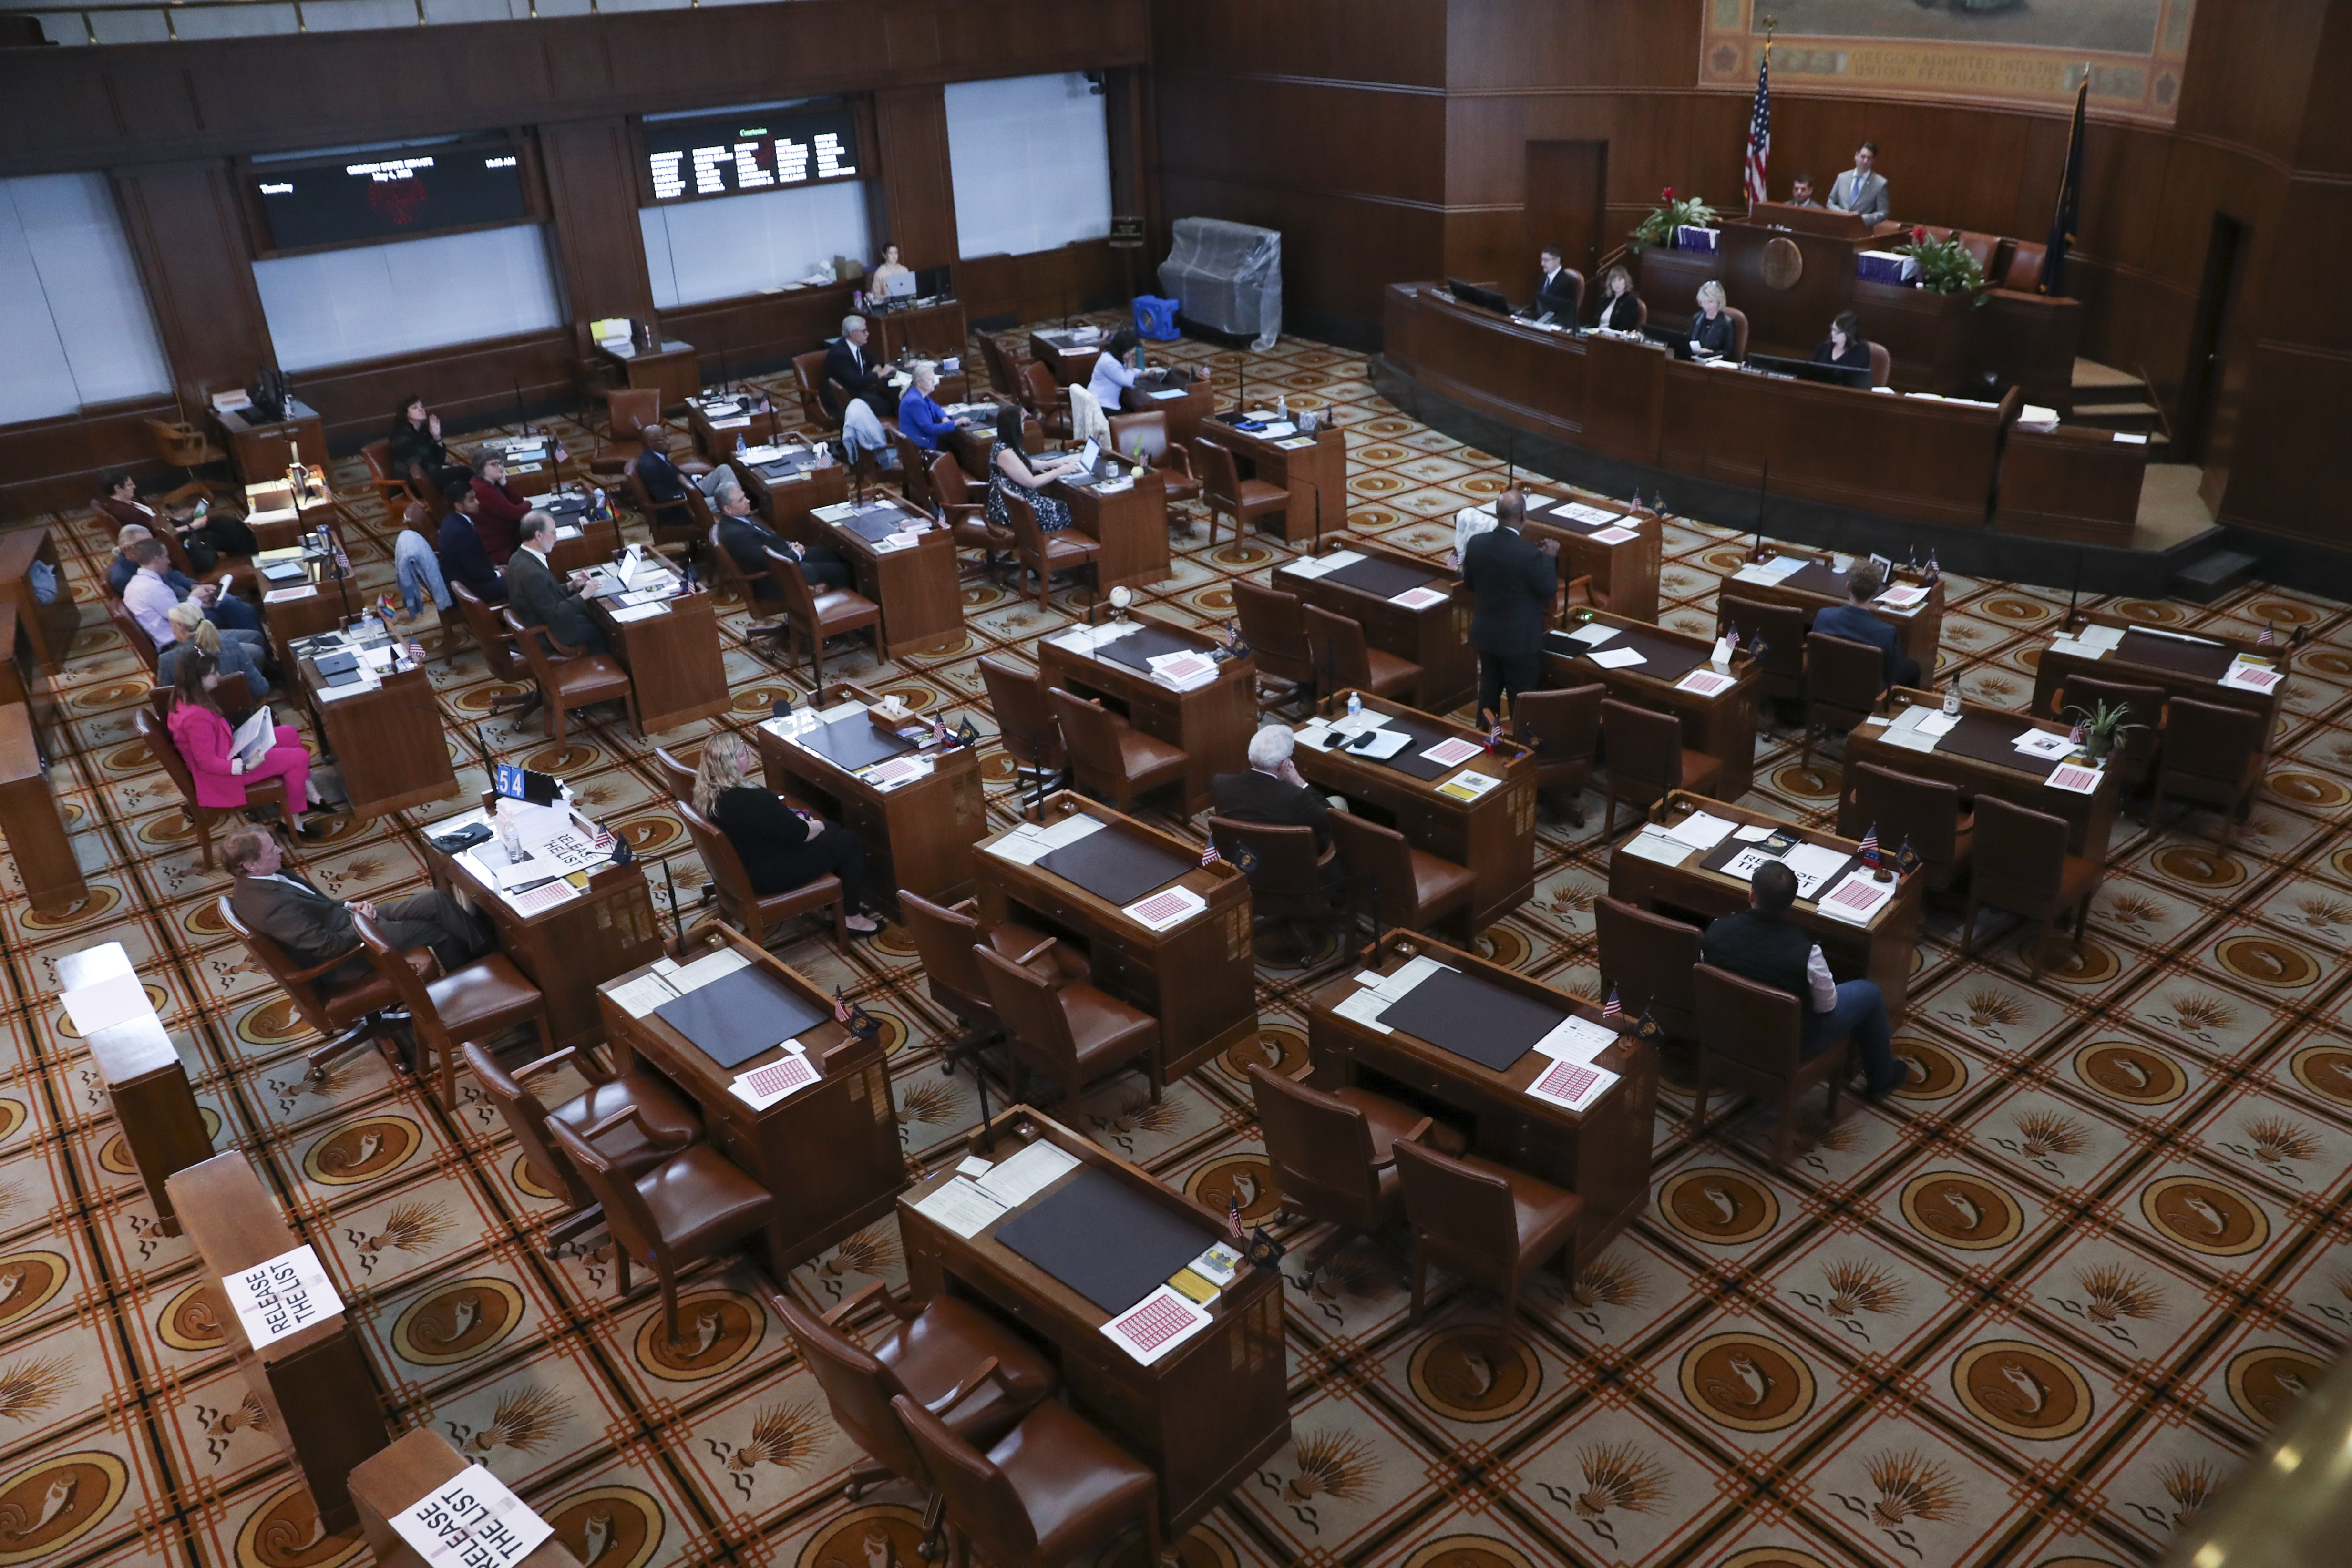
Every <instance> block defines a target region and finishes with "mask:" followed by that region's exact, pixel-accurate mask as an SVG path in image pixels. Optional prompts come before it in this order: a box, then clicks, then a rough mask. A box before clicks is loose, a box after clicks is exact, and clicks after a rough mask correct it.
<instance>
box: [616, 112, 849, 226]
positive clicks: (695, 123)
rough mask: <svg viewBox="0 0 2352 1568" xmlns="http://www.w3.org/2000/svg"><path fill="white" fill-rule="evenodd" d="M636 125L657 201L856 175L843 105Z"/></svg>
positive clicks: (770, 188)
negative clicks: (643, 143)
mask: <svg viewBox="0 0 2352 1568" xmlns="http://www.w3.org/2000/svg"><path fill="white" fill-rule="evenodd" d="M640 130H641V131H642V132H643V134H644V137H645V149H646V174H647V176H648V183H649V184H650V186H651V188H652V191H653V197H654V200H655V201H656V202H657V203H658V202H683V201H691V200H693V199H694V198H695V197H697V196H740V195H743V194H745V193H749V192H753V191H778V190H782V189H785V188H786V187H788V186H793V185H814V184H818V183H822V182H824V181H827V180H853V179H856V178H857V177H858V172H859V171H858V166H857V123H856V116H855V115H854V114H852V113H851V112H850V110H849V109H848V108H847V107H846V106H843V107H838V108H833V109H818V110H785V111H784V112H782V113H780V114H769V113H761V112H754V113H751V114H739V115H734V116H730V117H729V118H727V119H724V120H652V121H648V122H646V123H645V124H644V125H642V126H641V127H640Z"/></svg>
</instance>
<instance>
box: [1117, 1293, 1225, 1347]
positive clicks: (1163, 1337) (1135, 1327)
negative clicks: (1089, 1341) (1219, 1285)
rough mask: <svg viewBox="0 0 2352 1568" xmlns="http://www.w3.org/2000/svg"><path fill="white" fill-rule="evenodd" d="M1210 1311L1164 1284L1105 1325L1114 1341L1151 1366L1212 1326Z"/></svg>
mask: <svg viewBox="0 0 2352 1568" xmlns="http://www.w3.org/2000/svg"><path fill="white" fill-rule="evenodd" d="M1209 1321H1210V1320H1209V1314H1208V1313H1207V1312H1203V1311H1202V1310H1201V1308H1200V1307H1199V1306H1197V1305H1196V1304H1194V1303H1193V1302H1192V1301H1186V1300H1185V1299H1184V1298H1183V1296H1182V1295H1181V1294H1180V1293H1178V1292H1177V1291H1176V1290H1175V1289H1173V1288H1172V1287H1171V1286H1168V1285H1162V1286H1160V1289H1158V1290H1156V1291H1152V1292H1151V1294H1150V1295H1148V1296H1146V1297H1144V1298H1143V1300H1141V1301H1138V1302H1137V1303H1136V1304H1135V1305H1133V1306H1131V1307H1129V1308H1128V1309H1127V1311H1125V1312H1121V1313H1119V1314H1118V1316H1117V1317H1115V1318H1113V1319H1111V1321H1110V1322H1107V1323H1105V1324H1103V1333H1106V1334H1108V1335H1109V1336H1110V1340H1111V1343H1113V1344H1116V1345H1118V1347H1119V1349H1121V1350H1123V1351H1125V1352H1127V1354H1129V1355H1131V1356H1133V1357H1135V1359H1136V1360H1138V1361H1139V1362H1141V1363H1142V1364H1144V1365H1146V1366H1150V1364H1152V1363H1153V1362H1155V1361H1158V1360H1159V1359H1160V1357H1161V1356H1164V1355H1166V1354H1168V1353H1169V1352H1170V1351H1171V1350H1174V1349H1175V1348H1176V1347H1177V1346H1178V1345H1180V1344H1182V1343H1184V1342H1185V1341H1186V1340H1188V1339H1191V1338H1192V1336H1193V1335H1194V1334H1197V1333H1200V1332H1201V1331H1202V1329H1204V1328H1207V1327H1208V1326H1209Z"/></svg>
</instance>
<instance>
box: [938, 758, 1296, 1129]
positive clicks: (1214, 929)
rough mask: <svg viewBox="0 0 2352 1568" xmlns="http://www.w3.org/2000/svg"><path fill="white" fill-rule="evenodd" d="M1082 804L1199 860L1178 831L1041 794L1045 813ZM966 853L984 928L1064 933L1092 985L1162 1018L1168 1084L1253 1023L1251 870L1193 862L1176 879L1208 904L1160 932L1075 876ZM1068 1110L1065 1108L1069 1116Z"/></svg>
mask: <svg viewBox="0 0 2352 1568" xmlns="http://www.w3.org/2000/svg"><path fill="white" fill-rule="evenodd" d="M1078 811H1083V812H1085V813H1087V815H1089V816H1092V817H1095V818H1097V819H1099V820H1100V821H1105V822H1108V823H1110V824H1112V825H1113V826H1114V827H1116V828H1118V829H1119V830H1120V831H1126V832H1129V833H1133V834H1135V835H1136V836H1137V837H1139V838H1141V839H1144V840H1147V841H1150V842H1151V843H1153V844H1156V845H1158V846H1159V847H1160V848H1161V849H1164V850H1168V851H1170V852H1173V853H1177V854H1181V855H1182V856H1184V857H1185V858H1186V859H1187V860H1195V861H1196V860H1197V859H1198V858H1199V855H1200V852H1199V851H1198V850H1196V849H1194V848H1193V847H1192V845H1190V844H1187V843H1185V842H1184V841H1182V840H1181V839H1175V838H1171V837H1170V836H1169V835H1168V834H1166V833H1163V832H1160V831H1159V830H1158V829H1156V828H1150V827H1147V826H1145V825H1144V824H1143V823H1141V822H1139V821H1136V820H1135V819H1134V818H1132V817H1125V816H1121V815H1120V814H1119V813H1118V812H1117V811H1114V810H1111V809H1110V808H1109V807H1108V806H1098V805H1096V804H1095V803H1094V802H1093V801H1091V800H1087V799H1085V798H1084V797H1082V796H1079V795H1077V794H1075V793H1073V792H1071V791H1069V790H1067V789H1065V790H1062V791H1059V792H1058V793H1056V794H1055V795H1053V796H1050V797H1049V798H1047V800H1046V801H1045V821H1047V822H1048V823H1051V822H1057V821H1061V820H1062V819H1063V818H1064V817H1066V816H1068V815H1070V814H1072V813H1074V812H1078ZM1003 836H1004V835H1003V834H1002V833H999V834H996V835H994V836H993V837H991V838H988V839H984V840H982V841H981V843H980V845H979V848H978V850H977V851H976V852H974V853H973V855H972V857H971V862H972V874H973V879H974V882H975V884H976V886H975V891H976V892H977V894H979V898H980V923H981V925H982V927H983V928H986V927H988V926H992V925H1003V923H1004V922H1006V921H1008V920H1017V921H1019V922H1020V923H1021V924H1023V925H1034V926H1035V927H1037V928H1038V929H1039V930H1041V931H1045V932H1049V933H1051V934H1052V935H1054V936H1063V937H1066V938H1068V939H1069V940H1070V941H1071V942H1073V943H1075V944H1076V946H1078V947H1079V948H1080V949H1081V950H1083V951H1084V952H1086V953H1087V955H1088V956H1090V957H1091V958H1092V959H1093V960H1094V984H1095V985H1096V986H1097V987H1099V988H1101V989H1103V990H1106V991H1108V992H1109V993H1110V994H1111V995H1112V996H1114V997H1117V998H1118V999H1119V1000H1121V1001H1123V1002H1126V1003H1127V1004H1128V1005H1129V1006H1130V1007H1134V1008H1139V1009H1141V1010H1143V1011H1144V1012H1148V1013H1150V1014H1151V1015H1152V1016H1153V1017H1154V1018H1157V1019H1159V1020H1160V1069H1161V1073H1162V1077H1163V1079H1164V1081H1165V1082H1170V1083H1173V1082H1176V1081H1177V1080H1178V1079H1179V1078H1181V1077H1183V1076H1184V1074H1186V1073H1188V1072H1190V1071H1192V1069H1194V1068H1195V1067H1198V1066H1199V1065H1200V1064H1201V1063H1202V1062H1203V1061H1207V1060H1208V1059H1209V1058H1210V1057H1212V1056H1213V1055H1215V1054H1216V1053H1217V1052H1218V1051H1223V1050H1225V1049H1227V1048H1228V1047H1230V1046H1233V1045H1234V1044H1237V1043H1238V1042H1240V1041H1241V1040H1245V1039H1247V1038H1248V1037H1249V1036H1251V1035H1253V1034H1255V1033H1256V1032H1257V1027H1258V1021H1257V956H1256V953H1255V950H1254V949H1253V947H1252V946H1251V943H1250V896H1249V879H1248V878H1247V877H1245V876H1244V875H1243V874H1242V873H1240V872H1239V871H1238V870H1236V869H1235V868H1234V867H1233V866H1232V865H1229V864H1227V863H1225V862H1222V861H1220V862H1217V863H1216V864H1214V865H1206V866H1203V865H1197V864H1196V865H1195V866H1193V868H1192V870H1190V871H1188V872H1186V873H1184V874H1183V875H1182V876H1181V877H1179V878H1178V879H1177V882H1178V883H1181V885H1183V886H1185V887H1188V888H1191V889H1192V891H1193V892H1194V893H1197V894H1200V895H1201V896H1202V898H1205V899H1207V900H1208V901H1209V907H1208V908H1207V909H1205V910H1202V912H1201V913H1200V914H1198V915H1194V916H1192V919H1190V920H1187V921H1185V922H1184V923H1183V924H1182V925H1177V926H1175V927H1173V928H1172V929H1170V930H1167V931H1153V930H1150V928H1148V927H1146V926H1144V925H1140V924H1139V923H1138V922H1136V921H1134V920H1132V919H1129V917H1128V915H1127V913H1126V911H1124V910H1123V909H1121V908H1120V907H1119V906H1118V904H1112V903H1110V902H1109V901H1108V900H1107V899H1103V898H1100V897H1097V895H1095V894H1091V893H1089V892H1087V890H1086V889H1085V888H1082V887H1080V886H1078V885H1077V883H1074V882H1068V881H1066V880H1064V879H1063V878H1061V877H1058V876H1055V874H1054V873H1052V872H1050V871H1046V870H1044V869H1042V868H1040V867H1038V866H1034V865H1016V864H1014V863H1013V862H1011V861H1009V860H1006V859H1005V858H1004V857H1003V856H1002V855H998V854H991V853H989V852H988V846H989V845H990V844H992V843H994V842H996V841H998V840H999V839H1002V838H1003ZM1070 1114H1072V1115H1076V1110H1072V1111H1071V1112H1070Z"/></svg>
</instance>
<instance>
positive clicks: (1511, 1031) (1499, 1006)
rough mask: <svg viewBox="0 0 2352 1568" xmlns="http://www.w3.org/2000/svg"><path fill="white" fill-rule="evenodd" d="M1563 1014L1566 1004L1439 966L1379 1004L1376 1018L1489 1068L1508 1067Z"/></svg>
mask: <svg viewBox="0 0 2352 1568" xmlns="http://www.w3.org/2000/svg"><path fill="white" fill-rule="evenodd" d="M1567 1017H1568V1009H1566V1008H1556V1007H1553V1006H1551V1005H1550V1004H1549V1003H1546V1002H1539V1001H1537V1000H1536V999H1535V998H1532V997H1523V996H1520V995H1519V994H1518V993H1517V992H1516V991H1507V990H1505V989H1504V988H1502V987H1500V986H1497V985H1494V984H1492V983H1490V982H1488V981H1486V980H1482V979H1479V978H1478V977H1476V976H1475V975H1465V974H1464V973H1462V972H1461V971H1460V970H1459V969H1441V970H1439V971H1438V972H1437V973H1435V974H1433V975H1432V976H1430V977H1428V978H1427V979H1425V980H1423V981H1422V982H1421V984H1419V985H1417V986H1415V987H1413V988H1412V990H1410V991H1407V992H1406V993H1405V994H1404V996H1403V998H1402V999H1400V1000H1398V1001H1396V1002H1393V1003H1391V1005H1390V1006H1389V1007H1387V1008H1386V1009H1382V1011H1381V1022H1382V1023H1384V1024H1386V1025H1388V1026H1389V1027H1390V1028H1391V1029H1392V1030H1397V1031H1398V1032H1399V1033H1401V1034H1409V1035H1412V1037H1413V1038H1414V1039H1416V1040H1427V1041H1428V1042H1429V1043H1430V1044H1432V1045H1433V1046H1436V1047H1438V1048H1439V1049H1440V1050H1442V1051H1452V1052H1453V1053H1454V1055H1456V1056H1458V1057H1461V1058H1462V1059H1463V1060H1465V1061H1475V1062H1476V1063H1477V1064H1478V1065H1479V1066H1481V1067H1484V1068H1486V1069H1488V1070H1489V1071H1495V1072H1507V1071H1510V1069H1511V1066H1512V1064H1513V1063H1515V1062H1517V1061H1518V1060H1519V1058H1521V1057H1522V1056H1525V1055H1526V1054H1527V1053H1528V1051H1530V1050H1532V1049H1533V1048H1534V1046H1535V1043H1536V1041H1538V1040H1541V1039H1543V1037H1544V1036H1546V1035H1548V1034H1549V1033H1550V1032H1551V1031H1552V1030H1555V1029H1558V1028H1559V1026H1560V1023H1561V1022H1562V1021H1563V1020H1564V1019H1567Z"/></svg>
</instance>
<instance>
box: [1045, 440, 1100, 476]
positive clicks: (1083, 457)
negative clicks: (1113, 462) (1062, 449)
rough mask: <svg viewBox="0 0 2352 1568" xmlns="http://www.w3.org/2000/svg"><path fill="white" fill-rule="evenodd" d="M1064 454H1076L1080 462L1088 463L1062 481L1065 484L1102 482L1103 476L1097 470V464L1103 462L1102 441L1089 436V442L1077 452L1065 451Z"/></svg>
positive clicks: (1069, 455) (1066, 455) (1071, 455)
mask: <svg viewBox="0 0 2352 1568" xmlns="http://www.w3.org/2000/svg"><path fill="white" fill-rule="evenodd" d="M1063 456H1064V457H1073V456H1074V457H1076V458H1077V460H1078V461H1079V462H1080V463H1083V464H1084V465H1086V466H1085V468H1084V470H1083V471H1082V472H1079V473H1076V474H1073V475H1071V476H1069V477H1068V478H1066V479H1065V480H1063V481H1062V483H1063V484H1065V485H1076V486H1081V487H1083V486H1089V485H1098V484H1100V483H1101V482H1102V476H1101V475H1100V474H1099V473H1097V471H1096V470H1097V465H1098V464H1100V463H1101V462H1102V443H1100V442H1098V441H1097V440H1095V439H1094V438H1093V437H1091V436H1089V437H1087V444H1085V445H1084V446H1082V447H1080V448H1079V449H1078V450H1077V451H1076V452H1075V453H1065V454H1064V455H1063ZM1055 461H1057V462H1058V461H1060V459H1058V458H1057V459H1055Z"/></svg>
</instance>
